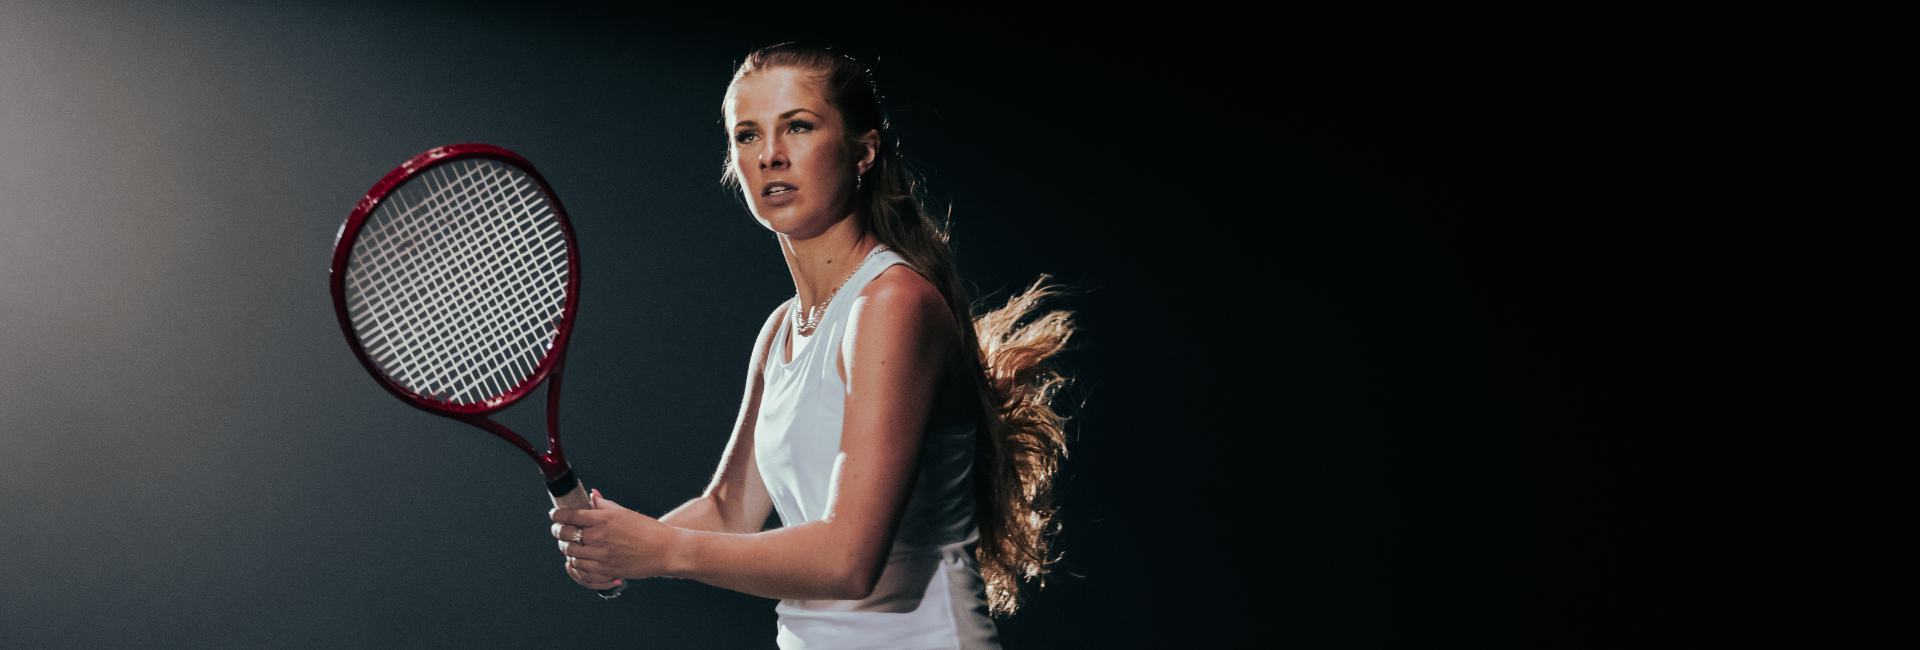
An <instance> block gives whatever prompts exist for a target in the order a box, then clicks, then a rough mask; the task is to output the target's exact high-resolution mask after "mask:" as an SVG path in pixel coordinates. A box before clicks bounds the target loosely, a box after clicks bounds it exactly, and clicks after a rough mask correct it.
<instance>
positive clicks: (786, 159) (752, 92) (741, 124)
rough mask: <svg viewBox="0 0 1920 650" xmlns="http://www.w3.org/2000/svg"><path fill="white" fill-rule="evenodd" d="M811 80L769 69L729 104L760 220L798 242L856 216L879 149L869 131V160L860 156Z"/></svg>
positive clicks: (744, 181) (735, 145) (736, 160)
mask: <svg viewBox="0 0 1920 650" xmlns="http://www.w3.org/2000/svg"><path fill="white" fill-rule="evenodd" d="M807 77H808V73H806V72H803V71H800V70H796V69H792V68H774V69H770V70H762V71H760V72H758V73H756V74H754V75H751V76H749V77H747V78H745V79H741V80H740V81H739V83H737V84H735V85H734V88H733V95H732V96H731V97H730V98H729V101H727V103H726V119H727V124H728V127H729V128H731V129H732V130H733V135H732V144H731V145H730V146H731V147H732V149H733V166H734V170H733V171H734V173H735V174H736V175H737V178H739V179H740V189H741V192H743V193H744V194H746V197H747V205H748V207H749V209H751V210H752V211H753V217H754V218H755V219H757V220H759V221H760V224H761V225H763V226H766V227H767V228H768V229H769V230H772V231H774V232H777V233H781V234H783V235H787V236H788V237H792V238H795V239H811V238H813V237H815V236H818V235H819V234H820V233H823V232H826V230H827V229H828V228H829V227H831V226H833V225H834V224H836V223H839V222H841V221H842V220H845V219H846V218H847V217H848V216H850V215H852V213H853V197H854V179H855V178H856V175H857V174H861V173H865V172H866V170H867V167H868V166H869V165H871V164H872V162H873V157H874V152H875V150H876V149H877V147H878V144H879V135H878V133H877V132H870V133H869V134H868V136H867V137H863V138H861V139H860V144H861V145H864V146H861V151H860V153H861V154H862V155H860V156H858V157H856V156H855V155H853V152H852V151H850V150H849V147H848V142H847V133H846V127H844V126H843V125H842V124H841V121H840V112H839V111H837V110H834V108H833V106H832V105H829V104H828V103H827V100H826V97H824V96H823V95H822V94H821V92H820V87H819V84H816V83H814V82H813V81H812V80H810V79H808V78H807ZM868 141H871V144H869V143H868Z"/></svg>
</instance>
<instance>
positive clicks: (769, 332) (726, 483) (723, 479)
mask: <svg viewBox="0 0 1920 650" xmlns="http://www.w3.org/2000/svg"><path fill="white" fill-rule="evenodd" d="M786 315H787V305H786V303H781V306H780V307H779V308H778V309H775V310H773V314H772V315H771V316H768V317H767V322H766V324H765V325H762V326H761V327H760V338H759V341H760V342H759V344H757V345H755V346H754V348H753V354H752V355H751V359H750V360H749V361H748V364H747V391H746V396H745V397H743V398H741V400H740V415H739V416H738V417H737V418H735V419H734V422H733V436H732V438H730V439H729V440H728V441H727V449H726V452H725V453H723V454H722V455H721V456H720V469H718V470H716V471H715V472H714V475H713V482H712V483H709V484H708V485H707V491H706V492H705V493H704V494H701V495H700V496H699V497H697V498H695V499H693V500H692V501H688V502H686V503H684V504H681V505H680V507H678V508H674V509H673V511H672V512H669V513H667V514H665V515H662V516H661V517H660V522H661V523H665V524H667V525H670V526H674V527H678V528H685V529H689V530H699V531H706V532H715V533H751V532H756V531H759V530H760V526H761V524H764V523H766V521H767V515H769V514H771V513H772V512H773V498H772V497H770V496H768V495H767V486H766V484H765V483H763V482H761V480H760V468H759V466H758V464H757V463H756V462H755V460H754V454H753V423H754V422H755V421H756V420H758V418H759V414H760V387H761V386H762V385H763V383H762V376H761V372H762V369H764V368H766V359H767V354H768V352H769V349H770V348H771V345H772V343H773V337H774V335H776V334H779V332H780V326H781V324H782V323H784V322H786V321H785V319H786ZM593 495H594V499H595V500H596V501H601V502H602V503H603V504H606V505H610V506H611V507H613V508H614V509H617V510H625V509H624V508H620V506H619V504H615V503H613V502H611V501H604V500H602V499H601V497H600V492H599V491H598V490H596V491H594V493H593ZM554 521H555V523H554V524H553V536H554V538H555V539H559V540H561V544H560V549H561V551H562V552H565V551H566V548H567V542H568V541H569V540H572V539H573V535H574V533H575V532H579V531H578V529H575V528H573V527H570V526H566V525H564V524H561V523H558V522H559V520H558V519H557V518H556V519H555V520H554ZM583 539H584V538H583ZM567 575H570V576H572V577H573V580H574V582H578V583H580V584H581V585H582V586H585V587H589V588H592V589H611V588H613V587H614V586H615V585H617V584H619V583H618V582H616V581H615V579H614V577H612V576H609V575H604V574H599V573H594V572H592V571H583V570H580V569H578V568H576V567H574V566H573V565H572V563H571V562H569V563H568V565H567Z"/></svg>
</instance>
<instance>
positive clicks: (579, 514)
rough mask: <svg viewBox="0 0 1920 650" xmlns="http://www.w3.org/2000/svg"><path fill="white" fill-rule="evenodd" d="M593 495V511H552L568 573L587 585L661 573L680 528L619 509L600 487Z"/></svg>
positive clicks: (598, 585) (612, 584) (600, 585)
mask: <svg viewBox="0 0 1920 650" xmlns="http://www.w3.org/2000/svg"><path fill="white" fill-rule="evenodd" d="M593 498H594V503H595V504H596V506H597V507H596V508H595V509H593V510H578V509H574V508H555V509H554V510H553V515H552V517H553V522H554V523H553V537H554V539H557V540H559V544H560V553H561V554H562V555H565V556H567V575H569V576H572V577H573V581H574V582H578V583H580V585H581V586H584V587H588V588H592V589H612V588H613V587H615V586H616V585H619V584H620V582H621V580H620V579H621V578H626V579H633V580H638V579H642V578H651V577H654V576H658V575H664V574H665V573H666V559H667V556H668V549H670V548H671V547H672V545H673V543H674V541H675V540H676V539H677V538H678V536H679V533H680V530H679V529H677V528H674V527H672V526H668V525H666V524H663V523H660V522H659V521H657V520H655V519H654V518H652V517H648V516H646V515H643V514H640V513H637V512H634V511H632V510H628V509H626V508H623V507H621V506H620V504H618V503H614V502H612V501H609V500H607V499H606V498H605V497H602V496H600V491H599V490H594V491H593ZM575 540H578V541H575Z"/></svg>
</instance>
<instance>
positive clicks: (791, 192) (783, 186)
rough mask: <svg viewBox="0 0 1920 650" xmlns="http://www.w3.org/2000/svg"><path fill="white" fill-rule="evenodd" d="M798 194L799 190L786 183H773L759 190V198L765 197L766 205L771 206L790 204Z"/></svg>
mask: <svg viewBox="0 0 1920 650" xmlns="http://www.w3.org/2000/svg"><path fill="white" fill-rule="evenodd" d="M799 194H800V188H798V187H795V186H794V185H793V184H792V183H788V182H786V181H774V182H771V183H767V184H766V186H765V187H762V188H760V196H762V197H765V199H766V203H767V205H773V206H781V205H786V204H788V203H792V202H793V200H794V198H795V197H797V196H799Z"/></svg>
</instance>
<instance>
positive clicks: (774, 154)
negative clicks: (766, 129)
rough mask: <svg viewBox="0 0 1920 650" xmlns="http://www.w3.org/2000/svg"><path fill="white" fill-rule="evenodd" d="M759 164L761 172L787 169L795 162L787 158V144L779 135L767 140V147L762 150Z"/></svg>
mask: <svg viewBox="0 0 1920 650" xmlns="http://www.w3.org/2000/svg"><path fill="white" fill-rule="evenodd" d="M759 162H760V171H767V170H770V169H786V168H787V167H790V166H792V165H793V161H792V160H790V159H788V158H787V143H786V142H785V141H784V140H783V139H782V138H781V137H780V136H779V134H775V135H774V136H773V137H771V138H767V146H766V147H763V148H761V149H760V160H759Z"/></svg>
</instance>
